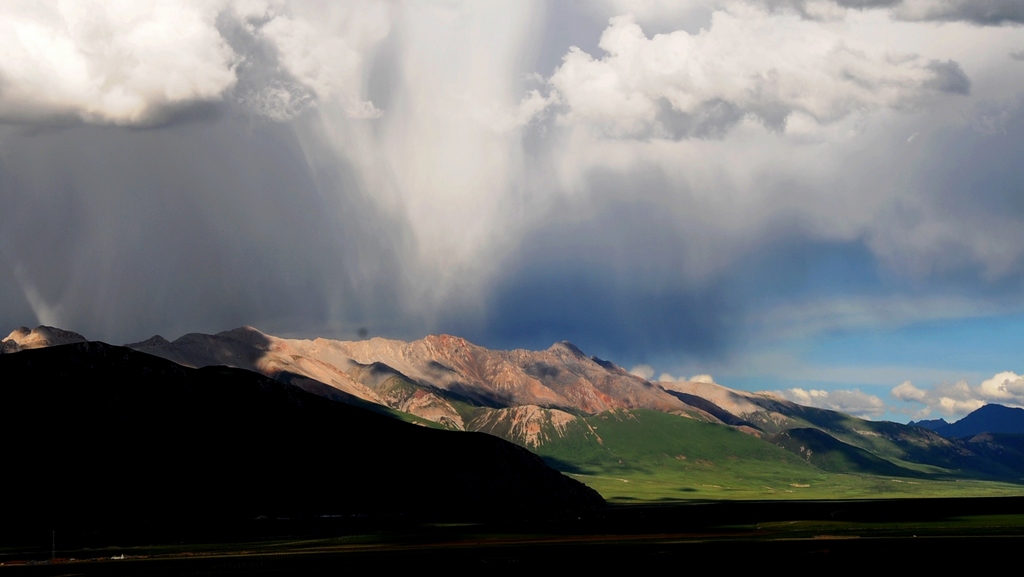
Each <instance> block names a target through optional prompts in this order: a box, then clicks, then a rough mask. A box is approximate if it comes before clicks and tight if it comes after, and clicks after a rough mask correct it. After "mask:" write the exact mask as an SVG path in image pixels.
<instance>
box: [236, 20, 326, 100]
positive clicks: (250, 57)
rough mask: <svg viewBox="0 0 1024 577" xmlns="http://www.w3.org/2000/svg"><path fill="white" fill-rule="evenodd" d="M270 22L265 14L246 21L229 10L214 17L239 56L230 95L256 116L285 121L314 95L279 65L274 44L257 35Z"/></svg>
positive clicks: (313, 98) (313, 97)
mask: <svg viewBox="0 0 1024 577" xmlns="http://www.w3.org/2000/svg"><path fill="white" fill-rule="evenodd" d="M269 21H270V17H269V16H266V15H264V16H262V17H259V18H255V17H254V18H250V19H248V20H246V19H244V18H242V17H240V16H239V15H237V14H236V13H234V12H231V11H224V12H221V13H220V15H219V16H218V17H217V30H218V32H220V34H221V36H222V37H223V38H224V40H225V41H226V42H227V43H228V45H229V46H231V48H232V50H234V52H235V54H238V55H239V62H238V65H237V66H236V68H235V74H236V75H237V76H238V81H237V83H236V84H235V86H234V87H233V88H232V89H231V91H230V95H229V98H230V99H232V100H234V101H235V102H237V103H239V104H240V105H241V106H242V108H243V109H245V110H248V111H250V112H252V113H254V114H257V115H259V116H264V117H267V118H271V119H274V120H287V119H289V118H293V117H295V116H297V115H299V114H301V113H302V111H303V110H306V109H307V108H310V107H312V106H313V105H314V104H315V102H316V95H315V94H313V91H312V90H310V89H309V88H308V87H307V86H305V85H304V84H303V83H302V82H300V81H299V80H298V79H297V78H295V77H294V76H293V75H292V74H291V73H289V72H288V70H287V68H285V67H284V66H283V65H282V64H281V62H280V55H279V53H278V49H277V46H276V45H275V44H274V43H273V42H271V41H269V40H267V39H266V38H263V37H261V36H260V35H259V31H260V28H261V27H263V26H264V25H266V24H267V22H269Z"/></svg>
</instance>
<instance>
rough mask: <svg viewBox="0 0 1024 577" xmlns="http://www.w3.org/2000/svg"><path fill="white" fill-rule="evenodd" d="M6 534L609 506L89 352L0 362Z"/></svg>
mask: <svg viewBox="0 0 1024 577" xmlns="http://www.w3.org/2000/svg"><path fill="white" fill-rule="evenodd" d="M0 411H2V413H3V415H2V418H0V439H3V457H4V461H5V467H4V469H5V472H4V484H3V491H4V502H5V506H4V520H5V523H7V524H9V526H18V524H27V525H37V526H47V527H48V526H51V525H53V524H57V525H59V524H61V523H64V524H67V523H81V522H89V523H117V522H122V521H133V520H149V521H153V520H158V521H159V520H163V519H170V520H177V521H183V520H186V521H189V522H196V523H200V522H202V520H203V519H221V520H229V519H252V518H254V517H256V516H268V517H289V516H291V517H294V516H315V515H347V514H356V513H389V514H427V515H451V516H459V515H485V514H487V513H489V512H505V513H508V512H528V511H531V510H540V509H547V510H550V509H566V508H577V507H589V506H596V505H600V504H601V503H603V501H602V500H601V498H600V497H599V496H598V495H597V493H596V492H594V491H592V490H591V489H589V488H587V487H586V486H584V485H582V484H580V483H578V482H576V481H573V480H571V479H569V478H567V477H565V476H563V475H561V474H559V473H558V472H556V471H554V470H552V469H550V468H548V467H547V466H545V465H544V464H543V462H542V461H541V460H540V459H539V458H538V457H536V456H535V455H533V454H531V453H529V452H528V451H526V450H525V449H522V448H520V447H518V446H516V445H513V444H511V443H508V442H506V441H503V440H501V439H498V438H495V437H492V436H489V435H484V434H478V433H455V432H449V431H442V430H434V429H428V428H425V427H417V426H414V425H410V424H407V423H402V422H400V421H398V420H395V419H392V418H388V417H385V416H382V415H378V414H374V413H371V412H368V411H365V410H363V409H360V408H357V407H354V406H350V405H346V404H343V403H338V402H334V401H331V400H329V399H325V398H323V397H319V396H316V395H313V394H310V393H307V392H305V391H302V390H301V389H299V388H297V387H294V386H290V385H287V384H283V383H280V382H277V381H274V380H272V379H269V378H267V377H264V376H262V375H258V374H255V373H252V372H249V371H245V370H241V369H232V368H226V367H206V368H201V369H190V368H185V367H182V366H180V365H177V364H175V363H173V362H170V361H167V360H165V359H161V358H158V357H154V356H151V355H147V354H144V353H139V352H136V351H133V350H131V349H128V348H124V347H115V346H110V345H107V344H104V343H98V342H85V343H77V344H69V345H61V346H54V347H49V348H42V349H36V350H25V351H21V352H17V353H14V354H5V355H0Z"/></svg>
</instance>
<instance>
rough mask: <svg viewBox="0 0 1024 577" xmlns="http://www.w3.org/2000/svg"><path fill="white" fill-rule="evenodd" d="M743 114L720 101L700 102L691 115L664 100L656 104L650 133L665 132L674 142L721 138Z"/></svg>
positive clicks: (659, 134)
mask: <svg viewBox="0 0 1024 577" xmlns="http://www.w3.org/2000/svg"><path fill="white" fill-rule="evenodd" d="M744 114H745V112H744V111H743V110H742V109H741V108H740V107H738V106H736V105H735V104H733V103H731V102H728V101H726V100H722V99H714V100H709V101H707V102H702V103H701V104H700V105H699V106H697V108H696V110H694V111H693V113H691V114H687V113H685V112H680V111H678V110H675V109H674V108H672V105H671V104H670V103H669V102H668V101H667V100H664V99H663V100H661V102H660V103H659V109H658V116H657V117H656V118H655V122H654V130H653V132H654V135H656V136H662V134H661V133H662V132H664V133H665V134H666V135H667V136H669V137H670V138H672V139H675V140H679V139H683V138H711V139H716V138H719V139H720V138H722V137H724V136H725V135H726V134H727V133H728V132H729V130H730V129H731V128H732V127H733V126H735V125H736V124H738V123H739V122H740V121H741V120H743V116H744ZM787 114H788V111H787ZM783 118H784V117H783ZM783 122H784V121H783Z"/></svg>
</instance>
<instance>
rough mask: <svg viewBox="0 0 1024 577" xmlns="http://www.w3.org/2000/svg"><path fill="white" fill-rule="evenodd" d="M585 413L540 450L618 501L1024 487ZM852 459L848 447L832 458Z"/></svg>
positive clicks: (724, 430)
mask: <svg viewBox="0 0 1024 577" xmlns="http://www.w3.org/2000/svg"><path fill="white" fill-rule="evenodd" d="M583 421H584V422H585V423H586V425H588V427H577V428H574V429H568V430H566V431H564V434H563V435H562V436H558V435H549V436H548V437H549V438H550V439H551V440H550V441H548V442H546V443H544V444H542V445H541V446H539V447H531V449H532V450H534V451H535V452H536V453H537V454H539V455H540V456H541V457H543V458H544V459H545V461H547V463H548V464H549V465H551V466H553V467H555V468H556V469H558V470H560V471H562V472H564V473H566V474H568V475H570V476H572V477H573V478H575V479H577V480H579V481H582V482H584V483H586V484H587V485H589V486H590V487H592V488H593V489H596V490H597V491H598V492H599V493H601V495H602V496H603V497H604V498H605V499H607V500H609V501H611V502H618V503H629V502H644V501H646V502H665V501H683V500H704V499H710V500H718V499H729V500H733V499H740V500H750V499H864V498H879V497H885V498H906V497H947V496H1013V495H1024V485H1020V484H1015V483H1008V482H997V481H989V480H979V479H960V478H956V476H955V475H954V474H953V472H951V471H944V470H942V469H939V468H936V467H921V466H919V465H918V466H916V467H904V468H903V469H902V470H903V471H906V473H907V474H906V475H904V476H896V475H880V474H872V472H873V471H871V469H870V468H869V469H867V470H868V471H870V472H829V471H826V470H823V469H822V468H819V467H817V466H815V465H814V464H812V462H808V460H807V459H804V458H801V456H800V455H798V454H796V453H794V452H790V451H787V450H785V449H783V448H781V447H778V446H775V445H772V444H771V443H768V442H766V441H764V440H762V439H759V438H757V437H754V436H751V435H748V434H746V433H743V432H740V431H738V430H736V429H734V428H732V427H727V426H723V425H717V424H712V423H704V422H700V421H696V420H694V419H688V418H683V417H678V416H676V415H671V414H667V413H661V412H657V411H650V410H644V409H637V410H629V411H623V410H619V411H610V412H606V413H601V414H598V415H594V416H590V417H585V418H584V419H583ZM845 458H846V454H844V453H842V452H838V453H837V454H835V455H833V456H831V457H829V459H828V461H829V462H840V463H841V464H842V463H843V462H844V461H843V459H845ZM897 463H898V464H900V465H903V463H900V462H898V461H897V462H896V463H892V462H889V461H884V464H885V465H887V466H889V467H892V468H893V470H898V469H896V467H893V465H895V464H897ZM856 464H857V463H853V465H856ZM853 465H851V466H849V467H847V469H848V470H855V467H854V466H853ZM927 474H933V475H935V478H928V477H927V476H926V475H927Z"/></svg>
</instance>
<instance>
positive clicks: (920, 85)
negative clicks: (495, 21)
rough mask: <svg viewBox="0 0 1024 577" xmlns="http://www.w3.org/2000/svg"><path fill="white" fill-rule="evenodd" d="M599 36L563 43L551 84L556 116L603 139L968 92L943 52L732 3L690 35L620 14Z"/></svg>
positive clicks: (696, 131)
mask: <svg viewBox="0 0 1024 577" xmlns="http://www.w3.org/2000/svg"><path fill="white" fill-rule="evenodd" d="M599 45H600V47H601V49H602V50H603V51H604V52H605V53H606V54H605V56H603V57H602V58H600V59H595V58H594V57H593V56H592V55H590V54H587V53H585V52H583V51H582V50H579V49H576V48H574V49H572V50H570V52H569V53H568V54H566V56H565V58H564V61H563V64H562V66H560V67H559V68H558V70H557V71H556V72H555V73H554V74H553V75H552V76H551V78H550V83H551V86H552V88H553V90H554V91H556V92H557V94H558V96H559V98H558V102H560V103H562V104H563V105H564V110H563V111H562V112H561V114H560V115H559V121H560V122H562V123H564V124H570V125H572V124H581V125H587V126H590V127H592V128H594V129H595V130H598V131H599V132H601V133H603V134H605V135H608V136H612V137H628V138H648V137H668V138H681V137H698V138H700V137H704V138H708V137H720V136H721V135H722V134H724V133H725V132H726V131H727V130H729V128H730V127H732V126H734V125H735V124H737V123H738V122H739V121H740V120H741V119H743V118H744V117H745V116H750V117H754V118H757V119H758V120H759V121H760V122H761V123H762V124H763V125H764V126H765V127H767V128H768V129H770V130H774V131H778V132H783V131H785V130H786V126H787V122H788V120H789V118H790V117H791V116H792V115H795V114H796V115H801V116H802V117H805V118H807V119H810V120H811V121H812V122H815V123H818V124H829V123H832V122H835V121H837V120H841V119H843V118H845V117H847V116H849V115H851V114H854V113H857V112H861V111H864V110H871V109H877V108H894V109H909V108H914V107H916V106H917V104H918V103H919V102H921V101H922V100H923V99H926V98H929V97H930V96H931V95H932V94H934V93H952V94H967V93H968V92H969V89H970V81H969V80H968V78H967V76H966V74H964V72H963V70H962V68H961V67H960V66H959V65H958V64H957V63H956V62H954V61H952V60H950V61H947V62H938V61H927V60H923V59H921V58H920V57H917V56H914V55H910V54H908V55H893V54H887V53H885V52H884V51H882V50H879V49H878V48H877V47H876V46H872V45H870V44H867V43H858V42H855V41H854V40H852V39H850V38H844V37H842V36H841V35H840V34H838V33H837V32H836V31H835V30H834V29H833V28H832V27H829V26H826V25H823V24H821V23H818V22H815V21H809V20H804V19H801V18H799V17H797V16H795V15H788V14H783V13H772V12H767V11H763V10H758V9H755V8H751V7H743V6H740V5H734V6H731V7H730V9H729V10H721V11H716V12H715V13H714V14H713V16H712V19H711V25H710V27H709V28H707V29H702V30H700V32H698V33H695V34H691V33H688V32H686V31H676V32H672V33H667V34H659V35H655V36H654V37H652V38H648V37H647V36H646V35H645V34H644V32H643V30H642V29H641V28H640V26H639V25H638V24H637V23H636V21H635V19H634V18H633V17H631V16H618V17H615V18H612V19H611V21H610V25H609V26H608V28H607V29H606V30H605V31H604V33H603V34H602V36H601V41H600V44H599ZM808 86H814V87H815V89H814V90H813V91H809V90H806V87H808Z"/></svg>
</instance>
